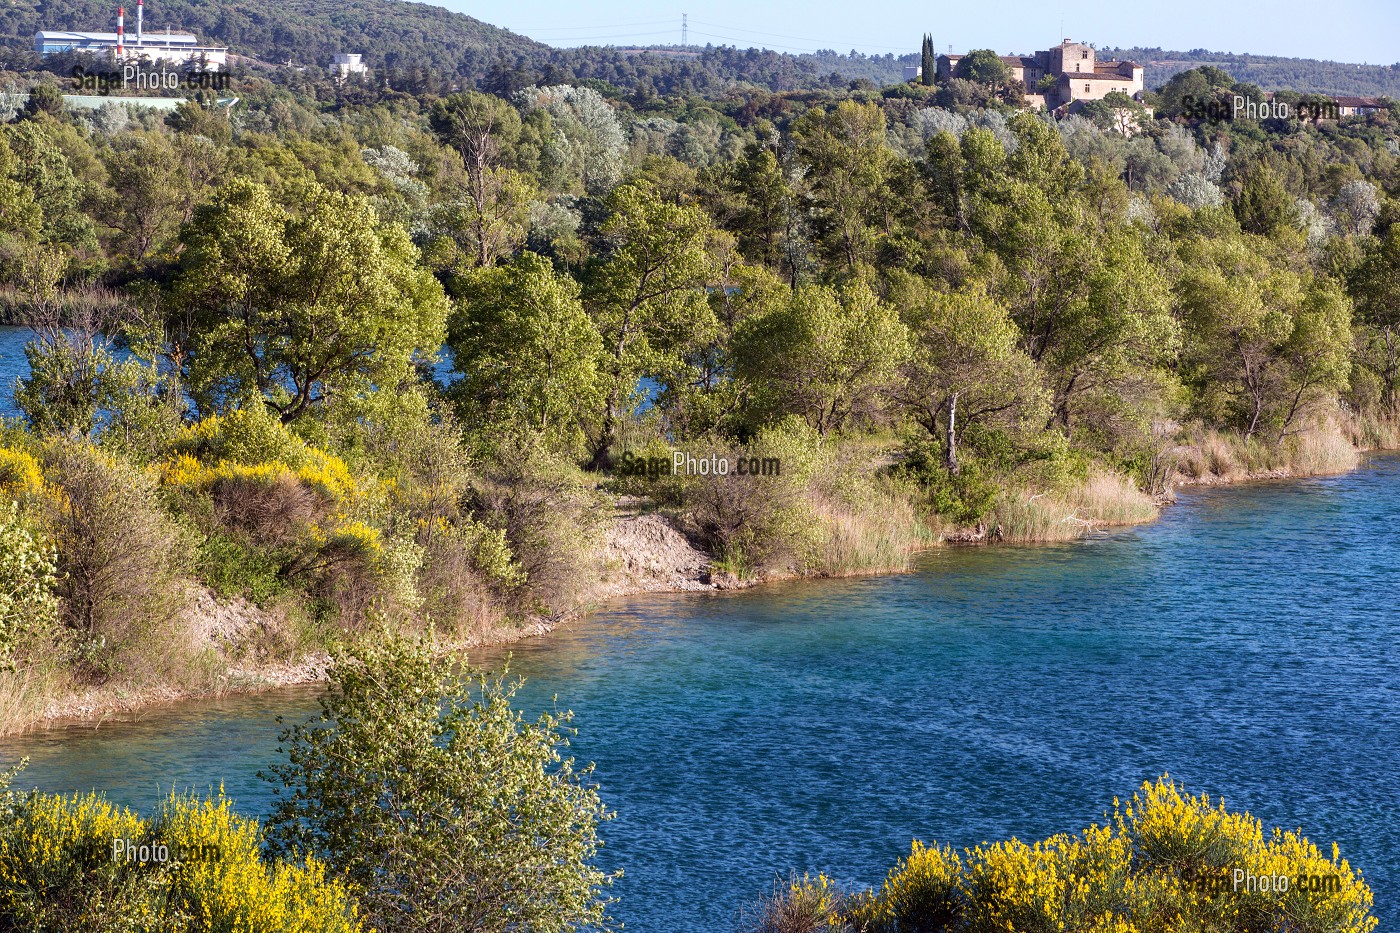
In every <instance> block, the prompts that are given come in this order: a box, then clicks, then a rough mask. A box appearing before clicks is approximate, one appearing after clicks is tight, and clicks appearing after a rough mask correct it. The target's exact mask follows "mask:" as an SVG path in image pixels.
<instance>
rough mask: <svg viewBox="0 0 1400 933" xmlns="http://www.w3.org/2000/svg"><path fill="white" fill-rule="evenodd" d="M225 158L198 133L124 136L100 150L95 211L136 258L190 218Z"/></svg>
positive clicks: (121, 244)
mask: <svg viewBox="0 0 1400 933" xmlns="http://www.w3.org/2000/svg"><path fill="white" fill-rule="evenodd" d="M226 162H227V157H226V156H225V154H224V152H223V151H222V150H221V149H219V148H218V147H217V146H215V145H214V144H213V143H211V142H210V141H209V140H208V139H204V138H202V137H199V136H183V135H182V136H178V137H175V138H174V139H171V138H170V137H169V136H166V135H162V134H160V133H132V134H127V135H124V136H122V137H121V138H120V139H119V140H117V141H116V143H115V144H114V145H113V146H112V148H111V149H109V150H107V151H106V152H105V153H103V164H104V165H105V166H106V169H107V178H108V183H109V186H108V187H107V188H106V189H104V190H103V192H102V194H101V195H100V196H99V200H98V204H97V210H96V211H95V213H96V214H97V216H98V217H100V218H101V219H102V220H103V221H104V222H105V223H106V224H107V225H108V226H109V227H112V228H113V229H114V230H116V231H117V236H116V241H117V246H118V247H119V248H121V249H123V250H124V251H125V252H126V254H127V256H128V257H129V258H130V259H131V260H132V261H134V262H137V263H139V262H141V261H142V260H144V259H146V257H147V256H148V255H149V254H150V253H151V252H152V250H153V249H155V248H156V247H158V246H161V245H163V244H164V243H165V241H166V240H167V239H169V238H170V237H171V236H173V235H174V234H175V232H176V231H177V230H178V228H179V226H180V225H181V224H184V223H188V222H189V220H190V218H191V217H192V216H193V214H194V208H195V206H196V205H197V204H198V203H200V201H201V200H203V198H204V197H205V195H206V192H207V191H208V189H209V188H210V186H212V185H213V183H214V181H215V179H216V178H218V176H219V174H220V173H221V172H222V171H223V169H224V166H225V164H226Z"/></svg>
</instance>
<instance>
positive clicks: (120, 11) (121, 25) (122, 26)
mask: <svg viewBox="0 0 1400 933" xmlns="http://www.w3.org/2000/svg"><path fill="white" fill-rule="evenodd" d="M125 36H126V7H121V6H119V7H117V58H121V57H122V42H123V40H124V38H125Z"/></svg>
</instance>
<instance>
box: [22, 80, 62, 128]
mask: <svg viewBox="0 0 1400 933" xmlns="http://www.w3.org/2000/svg"><path fill="white" fill-rule="evenodd" d="M62 113H63V92H62V91H60V90H59V89H58V85H57V84H54V83H53V81H52V80H48V81H40V82H39V83H38V84H36V85H34V86H33V87H32V88H30V89H29V100H27V101H25V104H24V115H25V117H27V118H29V119H31V120H34V119H38V118H40V117H57V116H59V115H60V114H62Z"/></svg>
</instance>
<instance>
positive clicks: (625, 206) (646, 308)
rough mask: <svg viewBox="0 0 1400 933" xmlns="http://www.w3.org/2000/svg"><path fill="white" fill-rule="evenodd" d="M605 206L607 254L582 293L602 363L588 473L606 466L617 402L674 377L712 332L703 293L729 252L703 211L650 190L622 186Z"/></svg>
mask: <svg viewBox="0 0 1400 933" xmlns="http://www.w3.org/2000/svg"><path fill="white" fill-rule="evenodd" d="M607 204H608V208H609V215H608V219H607V220H605V221H604V222H603V225H602V227H601V228H600V230H599V235H600V239H601V240H602V242H603V243H604V244H605V245H606V247H607V248H608V255H607V258H606V259H604V260H603V261H602V262H600V263H598V264H597V265H596V266H595V268H593V269H592V270H591V272H590V274H589V277H588V282H587V288H586V290H585V293H584V298H585V306H586V307H587V308H588V309H589V312H590V314H591V315H592V317H593V320H594V322H595V323H596V324H597V327H598V331H599V333H601V334H602V336H603V353H604V360H605V363H604V367H603V375H604V380H603V381H604V386H603V392H604V408H603V425H602V431H601V434H600V436H599V439H598V443H597V445H596V446H595V449H594V456H593V465H594V467H595V468H601V467H604V466H607V465H608V463H609V460H608V458H609V456H610V455H611V447H612V444H613V442H614V440H615V437H616V431H617V422H618V418H619V417H620V416H621V414H622V406H623V403H624V401H625V400H626V398H627V396H628V395H630V393H631V392H632V390H633V388H634V387H635V386H636V384H637V380H638V379H639V378H640V377H641V376H644V375H651V376H653V377H660V378H663V379H664V378H665V377H666V376H668V375H672V374H675V373H676V371H677V370H678V369H679V368H680V367H681V366H682V365H683V362H684V352H685V350H686V349H687V347H689V346H691V345H693V344H694V343H696V342H697V341H704V340H706V339H707V338H708V337H709V335H710V334H711V333H712V332H713V330H714V328H715V326H716V324H715V317H714V312H713V311H712V310H711V308H710V304H709V302H708V301H707V300H706V294H705V287H706V285H708V284H709V283H710V282H711V281H712V280H713V278H714V277H715V274H716V271H717V269H718V268H719V267H720V262H719V261H718V260H719V256H720V254H722V253H724V252H725V251H727V249H728V248H729V244H728V242H727V237H726V236H725V235H724V234H721V233H720V232H719V231H716V230H715V229H714V227H713V226H712V225H711V223H710V218H709V216H708V215H706V213H705V212H704V210H702V209H701V208H699V207H697V206H694V205H680V204H671V203H668V202H666V201H664V200H662V199H661V197H660V196H658V195H657V193H656V192H655V191H654V190H653V189H652V188H650V187H649V186H645V185H639V184H626V185H621V186H619V187H617V188H616V189H614V190H613V192H612V194H611V195H610V196H609V198H608V202H607Z"/></svg>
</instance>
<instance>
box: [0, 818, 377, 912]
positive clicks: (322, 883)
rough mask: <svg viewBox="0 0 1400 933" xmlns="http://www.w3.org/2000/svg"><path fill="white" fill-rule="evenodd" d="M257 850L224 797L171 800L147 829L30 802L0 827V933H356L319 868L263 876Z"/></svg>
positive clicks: (253, 828)
mask: <svg viewBox="0 0 1400 933" xmlns="http://www.w3.org/2000/svg"><path fill="white" fill-rule="evenodd" d="M128 846H130V848H129V849H128ZM259 847H260V837H259V829H258V825H257V823H256V822H253V821H250V820H245V819H243V818H241V817H239V816H238V815H237V814H235V813H234V812H233V810H232V807H231V805H230V802H229V801H228V800H227V799H226V798H223V797H222V796H220V797H218V798H216V799H213V800H197V799H194V798H177V797H174V796H172V797H171V798H170V799H169V800H168V801H167V802H166V804H165V805H164V807H163V808H162V810H161V813H160V815H159V816H158V818H157V819H156V820H155V821H154V822H148V821H146V820H143V819H141V818H140V817H138V816H136V815H135V814H133V813H131V812H130V811H127V810H124V809H117V808H115V807H113V806H111V805H110V804H108V803H106V802H105V801H103V800H102V799H101V798H99V797H96V796H93V795H88V796H84V797H72V798H68V797H62V796H51V795H43V794H35V795H32V796H30V797H29V798H27V799H25V800H24V801H23V802H21V803H20V804H19V805H18V806H17V807H16V808H15V810H14V812H13V813H12V814H11V815H10V817H9V819H7V820H6V821H5V823H4V825H3V826H0V928H4V929H26V930H28V929H35V930H75V931H76V930H102V931H104V933H106V931H123V933H215V931H218V933H361V931H362V929H363V928H362V926H361V925H360V923H359V920H358V918H357V910H356V908H355V905H354V902H353V901H352V899H351V897H350V895H349V893H348V891H347V890H346V889H345V888H344V886H342V885H341V884H339V883H338V882H335V881H332V880H329V879H328V878H327V877H326V872H325V869H324V867H323V866H321V865H320V864H318V863H316V862H314V861H309V862H307V863H306V864H304V865H292V864H288V863H284V862H274V863H272V864H268V863H267V862H265V861H263V859H262V858H261V856H260V855H259ZM137 851H139V852H140V857H136V856H135V855H133V854H130V853H135V852H137Z"/></svg>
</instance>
